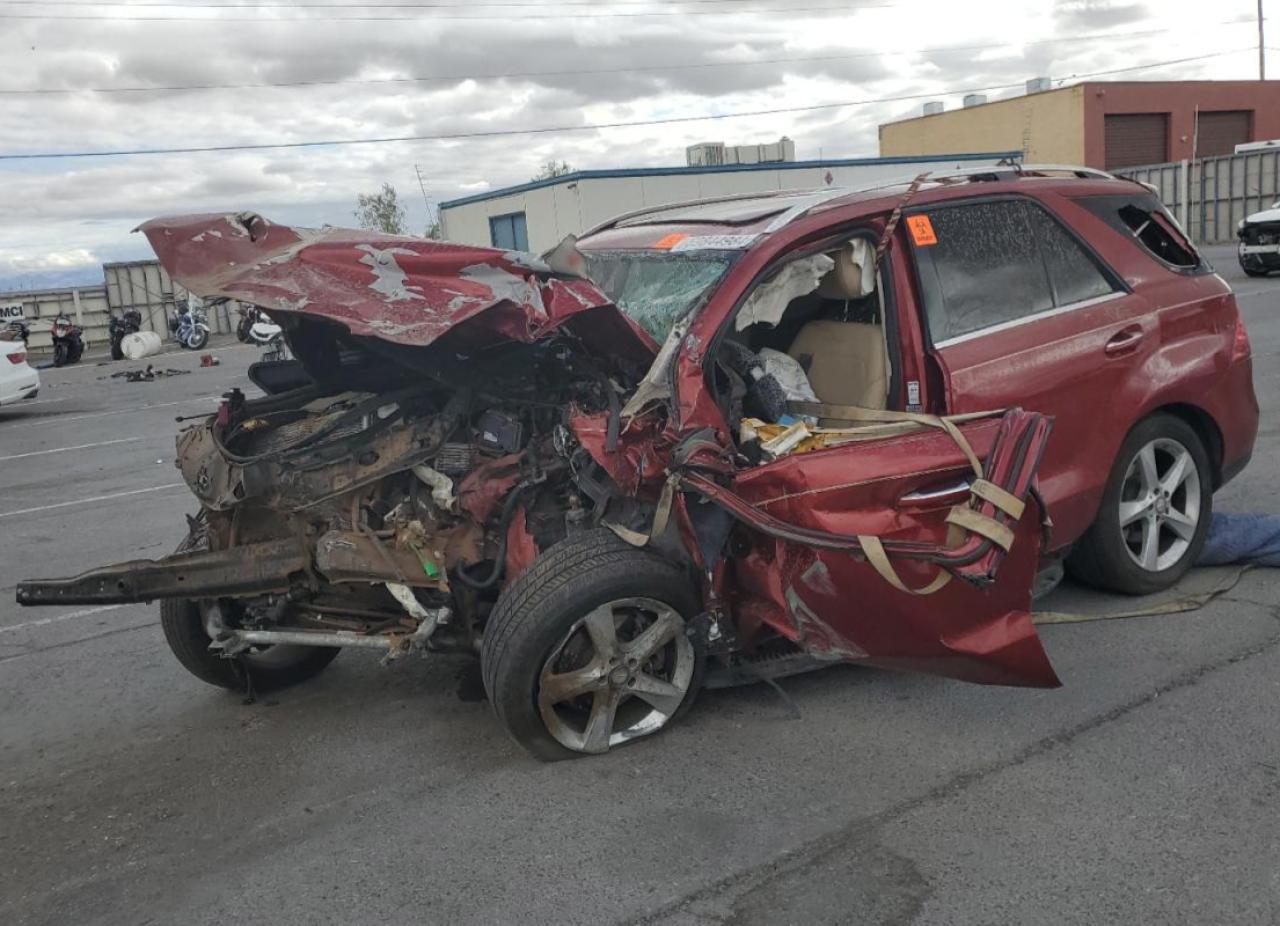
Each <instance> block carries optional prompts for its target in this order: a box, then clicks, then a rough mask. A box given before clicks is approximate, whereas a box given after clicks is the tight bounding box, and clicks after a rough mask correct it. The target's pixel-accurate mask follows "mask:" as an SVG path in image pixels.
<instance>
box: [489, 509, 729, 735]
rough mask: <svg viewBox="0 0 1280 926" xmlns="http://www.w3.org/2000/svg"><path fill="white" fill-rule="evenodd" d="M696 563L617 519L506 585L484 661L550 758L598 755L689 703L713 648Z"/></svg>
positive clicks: (503, 701) (502, 702)
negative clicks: (661, 551) (627, 534)
mask: <svg viewBox="0 0 1280 926" xmlns="http://www.w3.org/2000/svg"><path fill="white" fill-rule="evenodd" d="M701 610H702V602H701V598H700V596H699V593H698V589H697V585H696V584H695V583H694V581H693V577H692V575H691V574H690V573H689V571H688V570H687V569H686V568H685V567H684V566H682V565H680V564H677V563H674V562H672V561H670V560H667V559H664V558H663V557H661V556H659V555H658V554H656V553H654V552H653V551H651V550H638V549H636V548H635V547H633V546H631V545H629V544H627V543H624V542H623V541H622V540H619V539H618V538H617V536H615V535H614V534H613V532H612V531H608V530H603V529H602V530H592V531H583V532H582V533H581V534H578V535H576V536H571V537H569V538H567V539H565V540H562V541H561V542H560V543H557V544H555V545H554V546H552V547H550V548H549V549H548V550H547V551H546V552H544V553H542V554H541V555H540V556H539V557H538V558H537V559H535V560H534V561H533V563H532V564H531V565H530V566H529V567H528V568H527V569H525V571H524V572H522V573H521V574H520V575H519V576H517V577H516V578H515V579H514V580H513V581H512V582H511V583H510V584H509V585H507V587H506V588H504V589H503V590H502V594H501V595H499V596H498V601H497V603H496V604H495V605H494V607H493V611H492V612H491V613H490V614H489V619H488V620H487V621H486V622H485V626H484V637H483V639H482V641H481V651H480V667H481V672H482V674H483V676H484V687H485V691H486V692H488V695H489V702H490V704H492V705H493V709H494V712H495V713H496V714H497V715H498V719H499V720H501V721H502V723H503V725H504V726H506V728H507V730H508V731H509V732H510V733H511V735H512V736H513V737H514V738H515V739H516V741H517V742H519V743H520V745H521V746H523V747H524V748H525V749H527V750H529V751H530V752H531V753H533V754H534V755H535V756H537V757H538V758H540V759H546V760H556V759H569V758H573V757H575V756H583V755H593V754H599V753H602V752H607V751H609V750H610V749H613V748H616V747H618V746H621V745H624V744H626V743H630V742H632V741H634V740H637V739H640V738H641V737H645V736H649V735H651V734H653V733H657V732H658V731H660V730H665V729H666V728H667V727H669V726H671V724H672V723H673V722H675V721H676V720H677V719H678V718H679V717H680V716H682V715H683V714H684V712H685V711H687V710H688V709H689V707H690V705H691V704H692V703H693V699H694V697H695V696H696V695H697V691H698V686H699V685H700V684H701V682H702V674H703V668H704V660H705V653H704V649H703V646H702V643H701V642H700V641H699V640H698V639H697V638H696V637H691V636H690V635H689V633H688V629H689V627H688V622H689V621H690V620H691V619H692V618H693V616H694V615H696V614H698V613H699V612H700V611H701Z"/></svg>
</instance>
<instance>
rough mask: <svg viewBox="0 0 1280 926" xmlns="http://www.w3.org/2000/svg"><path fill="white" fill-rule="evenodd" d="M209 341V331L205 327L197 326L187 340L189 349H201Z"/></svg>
mask: <svg viewBox="0 0 1280 926" xmlns="http://www.w3.org/2000/svg"><path fill="white" fill-rule="evenodd" d="M208 343H209V331H208V329H205V328H197V329H196V330H195V331H193V332H191V337H190V338H189V339H188V340H187V349H188V350H200V349H201V348H203V347H204V346H205V345H206V344H208Z"/></svg>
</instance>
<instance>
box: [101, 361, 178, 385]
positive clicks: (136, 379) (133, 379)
mask: <svg viewBox="0 0 1280 926" xmlns="http://www.w3.org/2000/svg"><path fill="white" fill-rule="evenodd" d="M190 372H191V371H190V370H175V369H173V368H172V367H170V368H168V369H165V370H157V369H156V368H155V367H153V366H152V365H151V364H149V363H148V364H147V368H146V369H145V370H121V371H120V372H119V373H112V374H111V379H123V380H124V381H125V382H127V383H149V382H151V381H152V380H156V379H160V378H162V377H165V376H186V375H187V374H188V373H190ZM105 378H106V377H102V376H99V377H98V379H105Z"/></svg>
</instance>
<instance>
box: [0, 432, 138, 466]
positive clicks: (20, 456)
mask: <svg viewBox="0 0 1280 926" xmlns="http://www.w3.org/2000/svg"><path fill="white" fill-rule="evenodd" d="M141 439H142V438H140V437H120V438H117V439H115V440H103V441H98V442H97V443H96V444H76V445H75V446H74V447H55V448H53V449H52V450H32V451H31V452H30V453H14V454H10V455H9V456H7V457H0V463H3V462H4V461H5V460H21V459H24V458H26V457H41V456H44V455H45V454H46V453H66V452H67V451H68V450H88V449H89V448H90V447H108V446H110V445H111V444H128V443H131V442H133V441H136V440H141Z"/></svg>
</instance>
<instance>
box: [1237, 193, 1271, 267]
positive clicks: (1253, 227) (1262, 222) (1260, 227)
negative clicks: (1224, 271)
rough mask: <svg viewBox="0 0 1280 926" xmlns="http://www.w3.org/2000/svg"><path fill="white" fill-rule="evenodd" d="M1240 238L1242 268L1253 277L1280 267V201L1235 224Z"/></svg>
mask: <svg viewBox="0 0 1280 926" xmlns="http://www.w3.org/2000/svg"><path fill="white" fill-rule="evenodd" d="M1236 234H1237V235H1238V236H1239V238H1240V247H1239V256H1240V269H1242V270H1243V271H1244V272H1245V273H1247V274H1248V275H1249V276H1251V277H1260V276H1266V275H1267V274H1268V273H1270V272H1271V271H1272V270H1280V200H1277V201H1276V202H1274V203H1272V204H1271V208H1270V209H1264V210H1263V211H1262V212H1255V213H1254V214H1253V215H1251V216H1248V217H1246V218H1245V219H1242V220H1241V222H1240V224H1239V225H1238V226H1237V227H1236Z"/></svg>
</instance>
